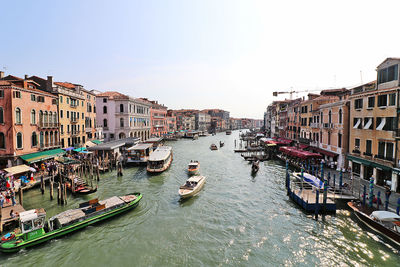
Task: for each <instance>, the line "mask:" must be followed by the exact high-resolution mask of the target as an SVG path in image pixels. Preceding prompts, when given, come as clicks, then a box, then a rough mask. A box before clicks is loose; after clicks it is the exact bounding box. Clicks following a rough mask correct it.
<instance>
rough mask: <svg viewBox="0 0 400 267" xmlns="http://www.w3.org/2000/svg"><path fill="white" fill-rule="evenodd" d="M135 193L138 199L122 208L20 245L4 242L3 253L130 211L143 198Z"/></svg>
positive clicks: (42, 241) (1, 247)
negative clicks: (7, 245) (5, 244)
mask: <svg viewBox="0 0 400 267" xmlns="http://www.w3.org/2000/svg"><path fill="white" fill-rule="evenodd" d="M135 195H137V199H136V200H134V201H132V202H131V203H128V204H127V205H125V206H122V207H120V208H117V209H114V210H111V211H109V212H106V213H103V214H99V215H96V216H94V217H92V218H88V219H86V220H84V221H82V222H78V223H75V224H72V225H70V226H67V227H63V228H61V229H57V230H55V231H52V232H49V233H46V234H44V235H42V236H40V237H38V238H36V239H34V240H31V241H27V242H24V243H23V244H22V245H19V246H14V247H9V248H7V247H3V244H2V245H1V246H0V251H1V252H3V253H12V252H17V251H19V250H20V249H22V248H29V247H33V246H36V245H39V244H42V243H44V242H47V241H49V240H51V239H54V238H58V237H62V236H64V235H67V234H69V233H73V232H75V231H78V230H80V229H83V228H85V227H87V226H89V225H92V224H95V223H98V222H101V221H103V220H106V219H108V218H111V217H114V216H116V215H119V214H122V213H124V212H127V211H129V210H132V209H134V208H136V207H137V206H138V205H139V202H140V200H141V199H142V194H137V193H135Z"/></svg>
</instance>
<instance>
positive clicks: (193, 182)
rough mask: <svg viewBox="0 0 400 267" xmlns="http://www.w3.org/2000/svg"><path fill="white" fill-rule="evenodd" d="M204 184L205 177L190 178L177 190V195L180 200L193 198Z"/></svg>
mask: <svg viewBox="0 0 400 267" xmlns="http://www.w3.org/2000/svg"><path fill="white" fill-rule="evenodd" d="M205 182H206V177H204V176H192V177H190V178H189V179H187V181H186V183H185V184H184V185H182V186H181V187H180V188H179V191H178V193H179V195H180V196H181V198H188V197H192V196H195V195H197V194H198V193H199V191H200V190H201V189H202V188H203V186H204V183H205Z"/></svg>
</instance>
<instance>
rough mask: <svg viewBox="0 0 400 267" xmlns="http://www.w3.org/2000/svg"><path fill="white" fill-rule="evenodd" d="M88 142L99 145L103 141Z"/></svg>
mask: <svg viewBox="0 0 400 267" xmlns="http://www.w3.org/2000/svg"><path fill="white" fill-rule="evenodd" d="M90 142H92V143H95V144H96V145H100V144H101V143H103V142H102V141H100V140H91V141H90Z"/></svg>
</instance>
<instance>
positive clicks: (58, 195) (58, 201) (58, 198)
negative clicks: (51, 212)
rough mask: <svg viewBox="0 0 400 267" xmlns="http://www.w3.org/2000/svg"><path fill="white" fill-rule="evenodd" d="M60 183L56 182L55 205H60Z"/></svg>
mask: <svg viewBox="0 0 400 267" xmlns="http://www.w3.org/2000/svg"><path fill="white" fill-rule="evenodd" d="M60 185H61V184H60V182H58V186H57V204H58V205H60V204H61V194H60Z"/></svg>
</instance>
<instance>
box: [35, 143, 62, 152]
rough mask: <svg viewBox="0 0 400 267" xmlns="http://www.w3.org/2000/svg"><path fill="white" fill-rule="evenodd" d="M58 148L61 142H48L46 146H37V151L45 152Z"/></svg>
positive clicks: (43, 144) (42, 144)
mask: <svg viewBox="0 0 400 267" xmlns="http://www.w3.org/2000/svg"><path fill="white" fill-rule="evenodd" d="M60 146H61V142H50V143H48V144H45V143H41V144H40V145H39V149H40V150H46V149H50V148H56V147H60Z"/></svg>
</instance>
